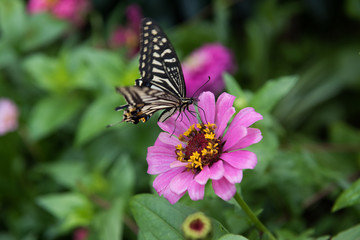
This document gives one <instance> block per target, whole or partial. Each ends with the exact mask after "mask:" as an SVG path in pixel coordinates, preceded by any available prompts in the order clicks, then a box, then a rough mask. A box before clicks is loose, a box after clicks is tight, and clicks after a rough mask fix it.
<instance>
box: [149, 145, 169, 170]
mask: <svg viewBox="0 0 360 240" xmlns="http://www.w3.org/2000/svg"><path fill="white" fill-rule="evenodd" d="M146 160H147V162H148V171H147V172H148V173H149V174H159V173H163V172H166V171H168V170H169V169H170V164H171V163H172V162H173V161H174V160H176V155H175V152H172V151H171V150H170V149H168V148H165V147H159V146H152V147H149V148H148V153H147V157H146Z"/></svg>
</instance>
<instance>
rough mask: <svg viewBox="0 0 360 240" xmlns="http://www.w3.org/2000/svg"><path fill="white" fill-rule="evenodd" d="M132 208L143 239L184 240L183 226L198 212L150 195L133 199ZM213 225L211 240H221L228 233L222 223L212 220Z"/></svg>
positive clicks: (142, 195)
mask: <svg viewBox="0 0 360 240" xmlns="http://www.w3.org/2000/svg"><path fill="white" fill-rule="evenodd" d="M130 208H131V211H132V213H133V215H134V217H135V220H136V223H137V224H138V226H139V228H140V231H142V232H143V236H142V237H143V239H184V238H183V234H182V231H181V225H182V223H183V222H184V220H185V218H186V217H187V216H188V215H190V214H192V213H194V212H196V211H197V210H196V209H192V208H189V207H188V206H186V205H183V204H181V203H176V204H174V205H171V204H170V203H169V202H168V201H167V200H166V199H165V198H162V197H158V196H155V195H150V194H141V195H137V196H135V197H133V199H132V200H131V202H130ZM211 225H212V238H211V239H214V240H215V239H219V238H220V237H221V236H223V235H224V234H226V233H228V231H227V230H226V229H225V228H224V227H223V226H222V225H221V223H219V222H218V221H216V220H214V219H211ZM144 233H146V234H144Z"/></svg>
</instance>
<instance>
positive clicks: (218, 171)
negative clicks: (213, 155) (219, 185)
mask: <svg viewBox="0 0 360 240" xmlns="http://www.w3.org/2000/svg"><path fill="white" fill-rule="evenodd" d="M223 176H224V166H223V161H221V160H220V161H217V162H216V163H214V164H213V165H212V166H211V167H210V178H211V179H213V180H219V179H220V178H222V177H223Z"/></svg>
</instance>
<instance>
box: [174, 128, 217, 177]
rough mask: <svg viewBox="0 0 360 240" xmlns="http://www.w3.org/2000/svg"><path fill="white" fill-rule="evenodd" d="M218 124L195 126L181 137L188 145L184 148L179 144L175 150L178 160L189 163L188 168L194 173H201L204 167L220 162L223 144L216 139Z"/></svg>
mask: <svg viewBox="0 0 360 240" xmlns="http://www.w3.org/2000/svg"><path fill="white" fill-rule="evenodd" d="M215 129H216V124H213V123H212V124H211V123H207V124H203V123H201V124H200V123H198V124H196V125H195V124H193V125H191V126H190V127H189V129H188V130H187V131H186V132H184V133H183V134H182V135H180V136H179V140H180V141H182V142H184V143H186V147H185V148H184V147H183V145H182V144H179V145H177V146H176V148H175V153H176V155H177V160H178V161H181V162H187V163H188V164H187V165H186V167H187V168H188V170H192V171H193V172H200V171H201V170H202V169H203V167H204V166H211V165H212V164H213V163H215V162H217V161H218V160H219V156H220V154H221V149H222V144H221V141H220V139H218V138H216V137H215V132H214V131H215Z"/></svg>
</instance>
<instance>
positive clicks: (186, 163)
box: [170, 160, 189, 168]
mask: <svg viewBox="0 0 360 240" xmlns="http://www.w3.org/2000/svg"><path fill="white" fill-rule="evenodd" d="M188 164H189V163H188V162H180V161H178V160H176V161H174V162H172V163H171V164H170V168H176V167H185V166H186V165H188Z"/></svg>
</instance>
